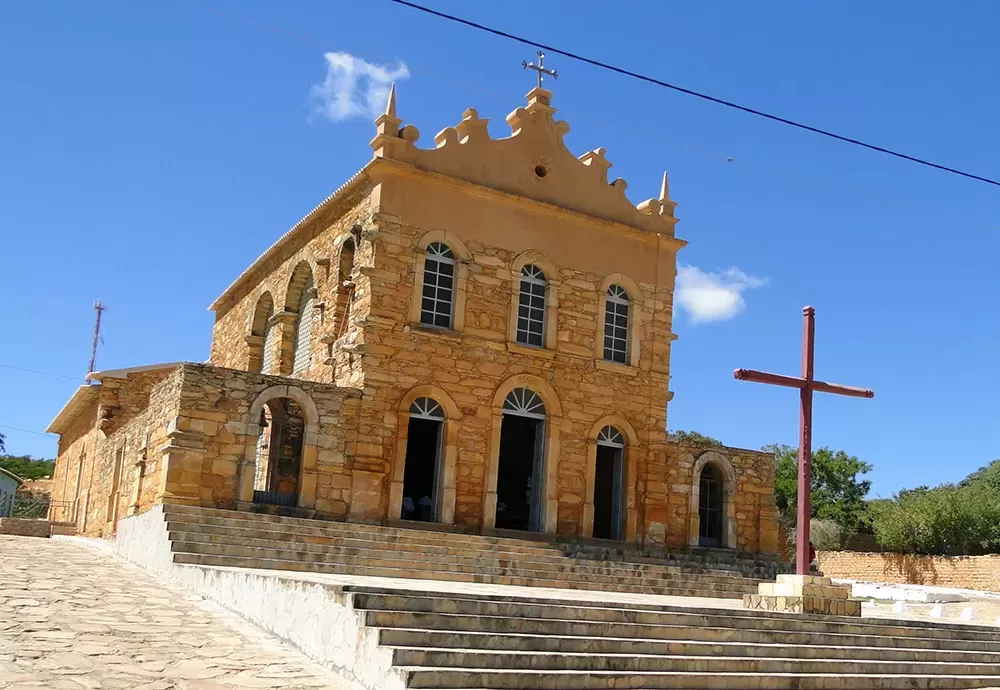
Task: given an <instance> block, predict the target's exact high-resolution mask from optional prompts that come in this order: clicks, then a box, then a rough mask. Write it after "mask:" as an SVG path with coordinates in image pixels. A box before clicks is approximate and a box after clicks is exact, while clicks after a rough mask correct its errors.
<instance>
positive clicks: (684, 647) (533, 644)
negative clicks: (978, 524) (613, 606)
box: [379, 628, 1000, 675]
mask: <svg viewBox="0 0 1000 690" xmlns="http://www.w3.org/2000/svg"><path fill="white" fill-rule="evenodd" d="M814 639H815V638H814ZM379 643H380V644H381V645H384V646H386V647H420V648H423V649H483V650H493V651H501V652H558V653H560V654H588V655H595V654H596V655H607V654H629V655H633V656H643V655H647V654H648V655H664V654H678V655H685V656H703V657H709V656H711V657H725V658H740V657H759V658H765V659H771V658H777V657H784V658H791V659H850V660H871V661H879V660H882V661H918V662H920V661H928V662H939V663H947V662H955V663H988V664H997V665H1000V651H997V652H977V651H965V650H946V649H919V648H913V647H901V648H890V647H874V646H872V647H866V646H860V645H827V644H823V645H818V644H788V643H757V644H748V643H745V642H709V641H699V640H669V641H666V640H646V639H632V638H616V637H584V636H573V637H570V636H566V637H558V636H553V635H525V634H518V633H510V634H497V633H458V632H452V631H440V630H422V629H417V628H382V629H380V630H379ZM986 675H990V674H986Z"/></svg>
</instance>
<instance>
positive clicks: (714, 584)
mask: <svg viewBox="0 0 1000 690" xmlns="http://www.w3.org/2000/svg"><path fill="white" fill-rule="evenodd" d="M171 548H172V550H173V551H174V552H178V553H181V552H182V553H197V554H203V555H215V556H233V557H238V558H253V559H266V560H280V561H299V562H303V563H330V562H334V563H337V564H338V565H341V566H358V567H361V566H364V567H399V564H400V562H401V561H403V562H405V563H406V564H407V567H408V568H410V569H413V570H427V571H433V572H439V571H447V572H461V573H469V574H476V573H488V574H493V575H503V576H515V577H527V578H548V579H559V578H567V579H578V578H586V579H587V580H589V581H591V582H602V583H605V584H607V585H608V586H609V588H613V587H615V586H621V585H630V586H648V587H659V586H664V585H667V586H670V585H676V586H678V587H685V586H687V587H700V588H702V589H703V590H704V591H706V592H709V591H711V592H714V593H715V594H716V595H718V596H727V595H728V596H733V597H735V596H737V595H741V596H742V595H743V594H752V593H755V592H756V586H755V585H754V583H752V582H750V581H748V580H746V579H743V578H731V579H730V580H726V581H721V582H720V581H713V580H707V581H706V580H704V579H702V578H701V577H700V576H697V575H671V574H666V575H660V574H657V573H653V574H648V575H647V574H644V573H642V572H640V573H639V574H638V575H634V574H632V573H631V572H630V571H621V570H618V571H616V570H614V569H605V568H601V567H592V566H588V565H586V564H579V563H578V562H575V561H570V560H568V559H567V560H566V561H565V562H564V563H556V564H549V563H542V564H537V563H532V562H527V563H523V562H517V561H508V562H505V561H503V560H500V559H492V558H489V557H488V556H484V557H481V558H475V559H473V558H467V559H466V558H455V557H451V558H441V557H435V556H427V555H424V554H420V553H408V554H406V556H405V558H401V556H400V554H398V553H394V552H381V551H362V552H361V553H359V554H357V555H343V554H329V553H323V552H319V553H314V552H308V551H301V550H298V549H295V548H261V547H255V546H246V545H233V544H228V543H221V544H220V543H206V542H191V541H186V540H185V541H181V540H176V541H172V543H171Z"/></svg>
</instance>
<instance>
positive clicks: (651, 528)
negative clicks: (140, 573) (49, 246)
mask: <svg viewBox="0 0 1000 690" xmlns="http://www.w3.org/2000/svg"><path fill="white" fill-rule="evenodd" d="M551 99H552V94H551V93H550V92H549V91H547V90H545V89H543V88H541V87H540V86H539V87H538V88H535V89H533V90H532V91H531V92H530V93H529V94H528V95H527V104H526V105H524V106H522V107H518V108H517V109H516V110H514V112H512V113H511V114H510V115H508V116H507V124H508V125H509V126H510V130H511V133H510V135H509V136H506V137H504V138H498V139H495V138H492V137H491V136H490V133H489V132H488V130H487V123H488V120H486V119H484V118H482V117H480V116H479V114H478V113H477V112H476V110H475V109H473V108H469V109H468V110H466V111H465V112H464V113H462V117H461V121H460V122H458V124H456V125H455V126H453V127H446V128H445V129H443V130H441V131H440V132H439V133H438V134H437V135H435V136H434V137H433V142H432V143H431V145H430V146H426V147H425V146H420V145H418V141H419V140H420V138H421V137H420V132H419V131H418V130H417V128H416V127H415V126H413V125H412V124H407V125H405V126H404V124H403V120H402V119H401V118H400V117H399V115H398V114H397V102H396V91H395V88H393V90H392V92H391V94H390V96H389V100H388V104H387V106H386V108H385V112H384V114H382V115H381V116H379V117H378V118H377V119H376V120H375V127H376V133H375V136H374V138H373V139H372V140H371V148H372V150H373V155H372V157H371V160H370V161H368V163H367V164H366V165H365V166H364V167H362V168H361V169H360V170H359V171H358V172H357V173H356V174H355V175H354V176H353V177H351V178H350V179H349V180H347V181H346V182H345V183H344V184H343V185H342V186H341V187H340V188H339V189H337V190H336V191H335V192H333V193H332V194H331V195H330V196H329V197H327V198H326V199H325V200H324V201H322V203H320V204H319V206H317V207H316V208H315V209H313V210H312V211H310V212H309V213H308V214H306V216H305V217H304V218H303V219H302V220H300V221H299V222H298V223H296V224H295V225H294V227H292V228H291V229H290V230H289V231H288V232H286V233H285V234H284V235H282V236H281V237H280V238H279V239H278V240H277V241H276V242H275V243H274V244H273V245H271V246H270V247H268V248H267V249H266V251H264V253H263V254H262V255H261V256H260V258H258V259H257V260H256V261H255V262H254V263H253V265H251V266H250V267H249V268H247V269H246V270H245V271H244V272H243V273H242V275H240V276H239V277H238V278H236V280H235V281H234V282H233V283H232V284H231V285H230V286H229V287H228V288H227V289H226V290H225V292H223V293H222V295H220V296H219V297H218V298H217V299H216V300H215V302H214V303H213V304H212V305H211V309H212V311H213V312H214V313H215V326H214V329H213V338H212V348H211V356H210V358H209V359H208V361H207V362H204V363H191V362H172V363H167V364H154V365H148V366H136V367H131V368H123V369H114V370H106V371H100V372H95V373H93V374H91V376H90V381H89V382H88V385H85V386H82V387H81V388H80V389H79V390H77V391H76V393H75V394H74V395H73V397H72V398H71V399H70V401H69V402H68V403H67V404H66V405H65V407H63V409H62V410H61V411H60V412H59V413H58V415H57V417H56V418H55V420H54V421H53V422H52V423H51V425H50V427H49V429H48V430H49V431H50V432H53V433H57V434H59V435H60V441H59V452H58V459H57V462H56V469H55V476H54V495H53V499H54V503H53V505H54V506H57V507H56V508H53V515H51V516H50V517H51V518H52V519H53V520H63V521H67V522H73V523H75V525H76V529H77V531H78V532H79V533H81V534H86V535H95V536H96V535H107V534H111V533H113V532H115V530H116V528H117V525H118V521H119V520H120V519H123V518H125V517H128V516H130V515H134V514H137V513H141V512H144V511H146V510H148V509H149V508H150V507H151V506H154V505H157V504H184V505H194V506H204V507H213V508H223V509H231V510H236V511H260V512H272V513H275V514H281V515H293V516H299V517H305V518H315V519H322V520H341V521H348V522H367V523H382V524H395V525H404V526H411V527H421V526H427V527H433V528H434V529H441V530H452V531H459V532H470V533H478V534H503V535H507V536H509V535H511V534H521V535H523V536H531V535H528V534H525V533H538V534H536V535H534V536H532V538H535V539H545V538H548V539H559V540H589V539H602V540H617V541H620V542H631V543H633V544H638V545H643V546H655V547H666V548H688V547H717V548H723V549H733V550H738V551H741V552H747V553H767V554H771V553H775V552H776V551H777V546H778V545H777V532H778V530H777V511H776V508H775V504H774V495H773V493H774V491H773V485H774V461H773V457H772V456H771V455H769V454H766V453H761V452H757V451H749V450H740V449H734V448H728V447H719V448H706V447H697V446H688V445H684V444H678V443H674V442H672V441H671V440H670V439H669V437H668V434H667V408H668V403H669V402H670V400H671V397H672V393H671V392H670V389H669V385H670V353H671V348H672V346H673V343H674V340H675V339H676V336H675V335H674V333H673V331H672V321H673V294H674V281H675V276H676V266H677V259H676V257H677V252H678V250H680V249H681V248H682V247H683V246H684V245H685V242H684V241H683V240H681V239H678V238H677V237H676V235H675V233H674V226H675V224H676V222H677V220H676V218H675V217H674V207H675V204H674V202H673V201H671V200H670V197H669V190H668V185H667V176H666V175H664V177H663V184H662V188H661V191H660V195H659V198H654V199H648V200H646V201H643V202H641V203H639V204H638V205H634V204H633V203H632V202H630V201H629V200H628V198H627V197H626V195H625V188H626V183H625V181H624V180H622V179H615V180H613V181H610V182H609V180H608V170H609V168H610V167H611V163H610V162H609V161H608V159H607V158H606V157H605V150H604V149H603V148H596V149H594V150H591V151H587V152H586V153H583V154H582V155H580V156H576V155H574V154H572V153H571V152H570V151H569V150H568V149H567V148H566V146H565V144H564V142H563V138H564V136H565V135H566V133H567V132H568V130H569V125H567V123H565V122H563V121H560V120H557V119H556V118H555V117H554V116H555V112H556V111H555V109H554V108H553V107H552V105H551ZM426 523H434V524H433V525H427V524H426Z"/></svg>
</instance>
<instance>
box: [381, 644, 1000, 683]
mask: <svg viewBox="0 0 1000 690" xmlns="http://www.w3.org/2000/svg"><path fill="white" fill-rule="evenodd" d="M392 651H393V655H392V661H393V664H394V665H396V666H412V667H416V666H424V667H432V668H464V669H477V670H500V669H504V670H526V671H572V672H580V673H591V672H594V671H602V672H603V671H613V672H621V673H629V672H641V673H651V672H660V671H686V672H688V673H699V672H702V673H703V672H705V671H707V670H709V669H710V670H711V671H712V672H713V673H745V674H757V673H762V674H777V673H808V674H815V675H824V674H834V673H840V674H850V675H865V674H867V675H877V674H889V675H901V674H904V673H912V674H914V675H944V676H1000V667H997V665H996V664H990V663H970V662H966V663H956V662H933V661H932V662H920V661H914V660H910V659H908V660H904V661H886V660H882V659H878V660H871V659H826V658H818V659H816V658H814V659H803V658H790V657H784V656H776V657H771V658H754V657H747V656H742V657H738V658H727V657H721V656H717V655H706V656H686V655H682V654H661V655H634V654H602V655H598V654H589V653H583V654H580V653H571V652H562V651H560V652H504V651H497V650H481V649H445V650H442V649H426V648H422V647H416V648H414V647H395V648H393V650H392Z"/></svg>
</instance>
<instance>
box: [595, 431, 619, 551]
mask: <svg viewBox="0 0 1000 690" xmlns="http://www.w3.org/2000/svg"><path fill="white" fill-rule="evenodd" d="M624 526H625V437H624V436H622V433H621V432H620V431H619V430H618V429H616V428H615V427H613V426H610V425H609V426H606V427H604V428H603V429H601V431H600V432H599V433H598V435H597V463H596V468H595V472H594V536H595V537H596V538H598V539H622V538H624V532H625V530H624Z"/></svg>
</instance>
